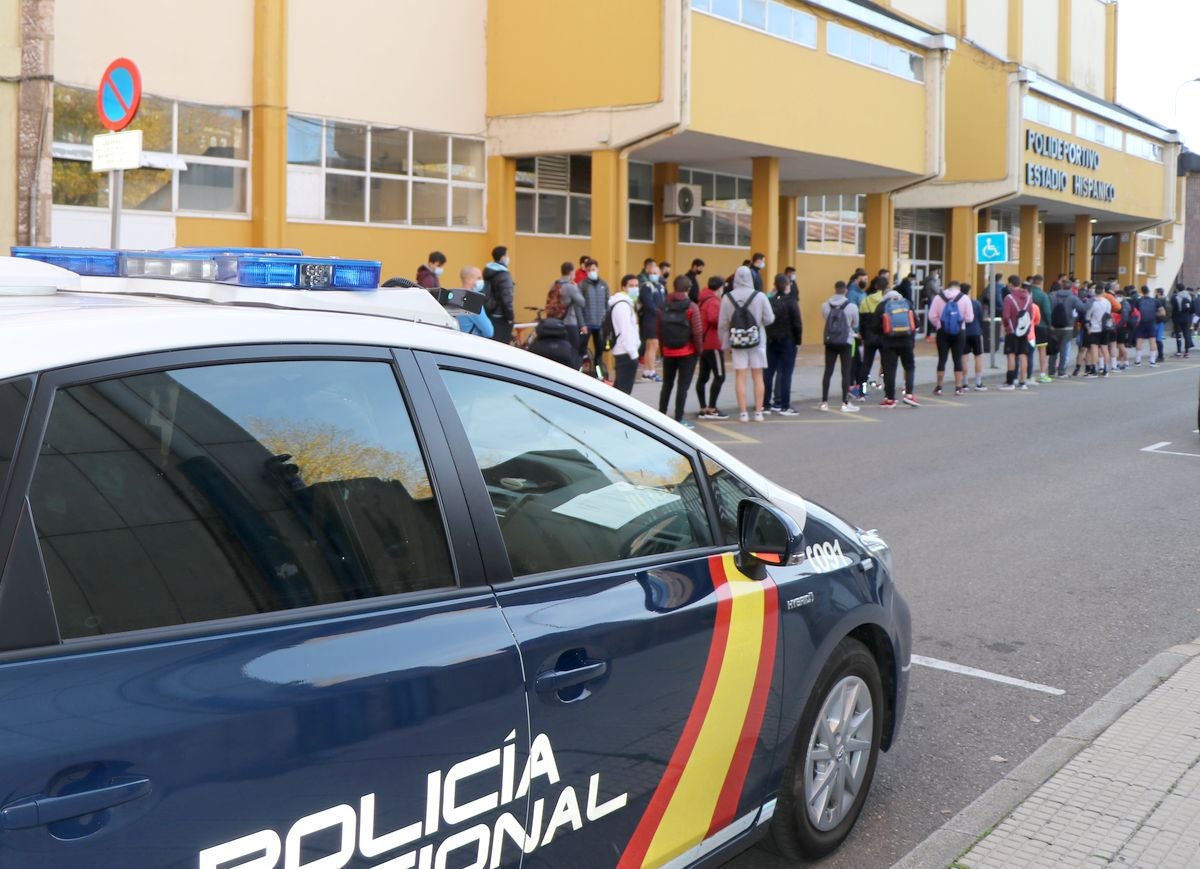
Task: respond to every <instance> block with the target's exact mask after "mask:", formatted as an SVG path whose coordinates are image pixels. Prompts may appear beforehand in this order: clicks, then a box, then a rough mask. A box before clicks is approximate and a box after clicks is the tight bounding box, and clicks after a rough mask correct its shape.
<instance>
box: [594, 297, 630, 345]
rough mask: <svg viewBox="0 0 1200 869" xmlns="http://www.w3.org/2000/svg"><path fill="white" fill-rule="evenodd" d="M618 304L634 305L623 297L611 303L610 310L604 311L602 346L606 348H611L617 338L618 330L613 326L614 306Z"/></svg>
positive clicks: (601, 326)
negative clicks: (613, 303) (614, 303)
mask: <svg viewBox="0 0 1200 869" xmlns="http://www.w3.org/2000/svg"><path fill="white" fill-rule="evenodd" d="M617 305H629V307H630V308H632V307H633V303H632V302H627V301H625V300H624V299H621V301H619V302H617V303H616V305H609V306H608V310H606V311H605V312H604V322H603V323H601V324H600V346H601V347H603V348H604V349H605V350H611V349H612V347H613V343H614V342H615V341H616V340H617V330H616V327H614V326H613V308H615V307H616V306H617Z"/></svg>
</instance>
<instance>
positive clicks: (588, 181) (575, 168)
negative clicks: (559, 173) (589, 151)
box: [569, 154, 592, 193]
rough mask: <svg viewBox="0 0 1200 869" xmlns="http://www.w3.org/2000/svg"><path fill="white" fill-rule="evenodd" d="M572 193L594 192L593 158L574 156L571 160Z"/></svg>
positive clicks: (581, 155) (583, 155)
mask: <svg viewBox="0 0 1200 869" xmlns="http://www.w3.org/2000/svg"><path fill="white" fill-rule="evenodd" d="M570 167H571V170H570V171H571V180H570V185H571V186H570V188H569V189H570V191H571V192H572V193H591V192H592V158H591V157H590V156H588V155H586V154H572V155H571V159H570Z"/></svg>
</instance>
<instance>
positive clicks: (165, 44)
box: [0, 0, 1179, 341]
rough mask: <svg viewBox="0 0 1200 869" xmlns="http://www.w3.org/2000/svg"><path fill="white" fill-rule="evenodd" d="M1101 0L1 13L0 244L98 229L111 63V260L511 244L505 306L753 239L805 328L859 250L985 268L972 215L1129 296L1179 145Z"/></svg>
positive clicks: (811, 335)
mask: <svg viewBox="0 0 1200 869" xmlns="http://www.w3.org/2000/svg"><path fill="white" fill-rule="evenodd" d="M22 6H26V7H30V8H32V9H35V10H36V12H37V14H36V15H32V16H30V15H26V16H25V17H24V18H22V16H21V14H20V12H21V9H22ZM1117 11H1118V10H1117V4H1116V3H1109V2H1102V0H1036V2H1035V0H890V2H878V3H867V2H857V0H606V2H605V3H587V2H562V0H456V2H454V3H436V4H431V3H425V2H418V0H389V2H386V3H385V2H379V0H341V2H339V3H337V4H330V3H328V2H324V0H212V2H211V3H207V4H205V5H204V13H203V15H200V14H197V13H196V11H195V7H189V6H188V5H186V4H175V3H165V4H163V3H158V4H151V3H148V2H147V0H109V2H106V3H104V4H96V3H93V2H90V0H52V2H51V0H41V2H39V3H34V4H31V3H24V4H22V2H21V0H0V63H7V64H8V68H7V69H6V70H5V71H4V72H6V73H7V75H6V78H5V81H4V83H0V104H3V105H6V106H9V107H10V108H12V111H11V112H9V113H7V114H6V115H5V116H4V117H5V118H7V120H0V124H5V125H8V127H7V128H6V129H5V133H4V134H3V136H0V165H2V166H4V167H6V168H9V169H10V172H9V173H8V174H7V175H6V177H10V178H13V179H17V180H16V181H15V182H14V190H13V193H14V195H13V198H12V200H11V201H12V202H13V203H14V206H13V208H12V209H11V211H10V212H9V213H5V214H3V215H0V241H3V242H5V243H17V242H28V241H37V242H41V243H55V244H69V245H94V246H104V245H106V244H107V239H108V208H107V206H108V205H109V202H108V181H107V177H106V176H104V175H96V174H93V173H91V171H90V163H89V162H88V161H89V160H90V150H91V147H90V145H91V136H92V135H94V134H95V133H96V132H98V131H99V127H98V124H97V121H96V118H95V108H94V103H95V87H96V85H97V83H98V80H99V76H100V74H101V73H102V72H103V70H104V68H105V67H106V66H107V64H108V62H109V61H110V60H112V59H113V58H114V57H118V56H126V57H129V58H132V59H133V60H134V61H135V62H137V63H138V64H139V66H140V68H141V72H142V79H143V83H144V87H145V92H146V98H145V100H144V102H143V108H142V110H141V112H140V113H139V117H138V119H137V120H136V121H135V124H134V126H135V127H140V128H141V129H143V131H144V137H145V141H146V145H145V148H146V156H145V158H144V160H143V167H142V168H141V169H138V170H134V171H131V172H129V173H127V177H126V184H125V192H124V201H123V205H124V208H125V212H124V214H125V216H124V220H123V225H122V242H123V245H124V246H127V247H162V246H169V245H196V244H219V245H258V246H276V247H278V246H286V247H298V248H301V249H303V250H304V251H305V252H307V253H311V254H314V255H326V254H331V255H339V256H354V257H370V258H376V259H381V260H383V262H384V271H385V274H387V275H405V276H408V277H413V276H414V275H415V271H416V269H417V267H418V265H420V264H421V263H424V262H425V261H426V258H427V256H428V254H429V253H430V252H431V251H433V250H439V251H442V252H443V253H445V254H446V256H447V259H448V263H447V270H446V275H445V276H444V277H443V281H444V282H447V283H451V282H453V278H454V276H455V275H456V274H457V271H458V269H459V267H461V266H463V265H467V264H472V265H478V266H482V265H484V264H485V263H486V262H487V261H488V260H489V259H490V252H491V250H492V248H493V246H495V245H506V246H507V247H508V249H509V255H510V257H511V259H512V269H513V272H514V275H515V277H516V281H517V295H518V299H517V305H518V309H519V310H518V316H519V317H520V316H521V315H522V314H523V313H524V312H523V311H521V310H520V309H523V308H525V307H527V306H537V305H540V304H541V303H542V302H543V301H544V299H545V293H546V290H547V288H548V287H549V285H550V283H551V281H552V280H553V279H554V278H556V277H557V276H558V274H559V266H560V264H561V263H562V262H564V261H571V262H577V261H578V259H579V257H580V256H582V255H589V256H592V257H594V258H595V259H596V260H597V261H598V262H599V263H600V267H601V270H602V272H603V273H604V275H605V276H606V277H607V278H608V279H609V280H610V282H612V283H615V281H616V280H617V279H618V278H619V277H620V275H622V274H624V273H626V272H637V271H639V269H640V268H641V263H642V261H643V260H644V259H645V258H647V257H654V258H655V259H657V260H665V261H669V262H671V263H672V264H673V268H674V271H675V272H676V273H677V274H678V273H682V272H684V271H686V270H687V268H688V266H689V264H690V263H691V262H692V260H693V259H702V260H704V261H705V263H706V272H707V273H708V274H709V275H712V274H721V275H727V274H729V273H731V272H732V271H733V269H734V268H736V267H737V266H738V265H740V264H741V263H742V262H743V261H744V260H746V259H748V258H749V257H750V255H751V253H752V252H763V253H765V254H766V256H767V260H768V265H767V268H768V270H769V272H770V273H772V274H773V273H775V272H777V271H782V269H783V267H784V266H788V265H792V266H795V267H796V269H797V273H798V280H799V283H800V286H801V298H802V308H803V313H804V316H805V319H806V320H807V321H808V322H810V323H813V322H819V319H820V318H819V305H820V302H821V301H822V300H823V299H824V298H826V297H827V296H828V295H829V293H830V291H831V288H832V285H833V283H834V281H836V280H839V279H845V278H847V276H848V275H850V274H851V273H852V272H853V271H854V269H856V268H859V267H862V268H866V269H867V270H868V271H870V272H871V273H874V272H875V271H876V270H877V269H880V268H889V269H891V270H893V271H894V272H897V273H898V274H901V275H903V274H908V273H910V272H911V273H914V274H915V275H917V277H918V278H919V277H922V276H923V275H924V274H926V273H928V272H929V271H930V270H932V269H934V268H939V269H941V270H942V271H943V272H944V274H945V275H946V276H947V277H955V278H960V279H970V278H974V279H975V281H978V277H979V276H978V274H977V270H976V267H975V264H974V237H975V233H977V232H979V231H980V230H990V229H1000V230H1005V231H1009V232H1010V233H1011V235H1012V238H1013V242H1014V243H1013V245H1012V249H1013V251H1014V253H1013V257H1014V262H1013V263H1011V264H1009V266H1008V267H1007V268H1006V269H1002V270H1004V271H1007V270H1014V271H1019V272H1021V273H1022V274H1033V273H1035V272H1046V273H1054V274H1057V272H1058V271H1064V272H1074V273H1076V274H1077V275H1078V276H1081V277H1084V276H1090V275H1091V274H1092V273H1093V271H1095V272H1096V274H1097V276H1104V277H1110V276H1111V277H1113V278H1115V279H1118V280H1121V282H1122V283H1134V282H1135V281H1140V280H1142V279H1146V278H1148V277H1149V276H1152V275H1153V269H1154V267H1155V265H1156V262H1157V256H1156V254H1155V250H1156V245H1158V246H1161V244H1162V243H1163V242H1164V239H1166V238H1169V236H1170V235H1171V234H1172V233H1173V232H1174V231H1175V230H1174V229H1173V227H1174V226H1175V225H1176V219H1177V217H1178V216H1179V215H1178V209H1177V203H1178V199H1179V197H1178V195H1177V184H1176V177H1175V176H1176V173H1175V161H1176V156H1177V151H1178V140H1177V137H1175V135H1174V134H1173V133H1172V132H1171V131H1169V130H1167V129H1164V128H1162V127H1161V126H1159V125H1156V124H1154V123H1153V122H1151V121H1149V120H1147V119H1144V118H1140V117H1138V116H1137V115H1135V114H1133V113H1131V112H1129V111H1127V110H1125V109H1122V108H1121V107H1120V106H1118V105H1116V103H1115V69H1116V57H1115V53H1116V52H1115V46H1116V22H1117V17H1116V16H1117ZM39 45H40V46H42V47H43V48H44V50H43V51H41V52H40V53H39V52H35V51H30V50H29V49H30V48H31V47H37V46H39ZM10 79H11V80H12V81H10ZM31 130H32V131H37V132H35V133H34V134H31V133H30V131H31ZM688 200H691V201H690V203H689V202H688ZM684 205H690V208H684V207H682V206H684ZM819 338H820V336H819V330H816V329H811V328H810V330H808V331H807V333H806V340H809V341H812V340H819Z"/></svg>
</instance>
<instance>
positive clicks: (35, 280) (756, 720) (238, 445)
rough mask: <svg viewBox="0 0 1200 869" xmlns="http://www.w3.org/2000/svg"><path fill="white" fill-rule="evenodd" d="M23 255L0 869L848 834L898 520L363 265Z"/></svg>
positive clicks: (5, 555)
mask: <svg viewBox="0 0 1200 869" xmlns="http://www.w3.org/2000/svg"><path fill="white" fill-rule="evenodd" d="M14 252H15V253H16V254H17V255H18V256H17V257H16V258H0V698H2V702H0V867H21V869H28V867H55V869H71V867H80V869H83V867H86V869H107V867H114V869H115V867H120V869H129V867H159V866H189V867H199V869H234V867H241V869H275V867H286V869H301V867H303V869H339V867H345V866H355V867H376V869H383V867H388V869H403V867H410V869H461V867H473V869H483V867H490V869H497V867H510V866H526V867H555V869H563V867H605V866H611V867H620V869H629V867H650V866H670V867H676V866H707V865H715V864H717V863H720V862H721V861H723V860H726V859H728V858H729V857H730V856H731V855H732V854H733V853H734V852H736V851H738V850H741V849H743V848H746V847H748V846H750V845H751V844H753V843H755V842H757V841H760V840H764V839H765V840H766V842H767V843H768V844H769V845H770V846H771V847H773V848H774V849H776V850H777V851H779V852H781V853H783V854H785V855H788V856H792V857H801V856H803V857H810V858H811V857H816V856H819V855H821V854H824V853H826V852H828V851H830V850H832V849H833V848H835V847H836V846H837V845H838V844H839V843H840V842H841V841H842V840H843V839H844V838H845V837H846V836H847V835H848V833H849V832H850V830H851V828H852V826H853V825H854V822H855V820H856V819H857V817H858V815H859V812H860V810H861V809H862V806H863V802H864V800H865V799H866V796H867V791H868V788H869V786H870V784H871V780H872V775H873V773H874V769H875V765H876V760H877V757H878V754H879V752H880V751H881V750H886V749H887V748H889V747H890V746H891V745H892V743H893V741H894V740H895V739H896V738H897V735H898V732H899V729H900V724H901V720H902V718H903V714H904V708H905V697H906V691H907V684H908V672H909V663H910V660H909V659H910V627H909V614H908V609H907V606H906V605H905V603H904V601H903V599H902V598H901V596H900V594H899V592H898V591H897V590H896V587H895V586H894V585H893V581H892V578H891V574H892V565H891V555H890V552H889V550H888V547H887V545H886V543H885V542H884V541H883V540H882V539H880V537H879V536H878V535H877V534H875V533H874V532H867V531H863V530H861V529H858V528H855V527H853V526H852V525H849V524H847V523H846V522H844V521H842V520H841V519H839V518H837V517H836V516H834V515H832V514H831V513H829V512H827V511H825V510H823V509H821V508H819V507H817V506H816V505H813V504H811V503H808V502H806V501H804V500H803V499H801V498H800V497H799V496H797V495H795V494H793V493H792V492H789V491H787V490H785V489H783V488H781V487H780V486H778V485H776V484H775V483H773V482H771V481H770V480H769V479H767V478H765V477H763V476H762V475H760V474H758V473H756V472H755V471H753V470H752V469H751V468H749V467H747V466H746V465H744V464H742V463H741V462H739V461H737V460H736V459H735V458H733V457H732V456H730V455H728V454H726V453H725V452H723V451H721V450H720V449H718V448H717V447H716V446H714V445H712V444H710V443H708V442H707V441H706V440H705V439H703V438H702V437H699V436H697V435H696V434H695V433H694V432H691V431H688V430H686V429H684V428H683V427H681V426H679V425H677V424H676V423H675V422H673V421H671V420H669V419H667V418H666V417H664V416H661V415H659V414H657V413H655V412H654V411H652V410H650V409H648V408H647V407H645V406H644V405H642V404H640V403H639V402H637V401H635V400H633V399H631V398H629V397H628V396H625V395H623V394H621V393H620V392H618V391H616V390H614V389H611V388H609V387H607V386H605V385H604V384H602V383H599V382H597V381H596V380H593V379H589V378H587V377H584V376H582V375H580V374H577V373H575V372H572V371H569V370H567V369H566V368H564V367H562V366H559V365H556V364H554V363H551V362H547V361H545V360H543V359H540V358H539V357H537V356H534V355H533V354H530V353H526V352H523V351H520V350H517V349H515V348H510V347H505V346H499V345H498V344H497V343H495V342H492V341H486V340H483V339H480V338H477V337H472V336H469V335H464V334H462V333H461V332H459V331H457V330H456V329H455V321H454V319H453V317H452V316H451V314H450V313H448V312H447V310H446V309H445V308H444V307H443V306H442V305H441V304H439V300H438V299H436V298H435V297H434V296H432V295H430V294H429V293H428V292H426V291H424V290H377V289H374V288H375V287H377V286H378V283H379V264H378V263H371V262H361V261H349V260H332V259H331V260H318V259H312V258H306V257H301V256H299V255H298V253H297V252H295V251H274V252H262V251H207V250H199V251H197V250H190V251H165V252H157V253H152V254H147V253H136V252H120V251H88V250H82V251H80V250H76V251H63V250H59V249H14ZM64 266H65V267H66V268H64ZM338 290H343V292H338ZM448 295H451V296H452V295H453V294H448ZM442 301H447V302H450V303H453V302H454V300H453V299H452V298H451V299H445V298H443V300H442Z"/></svg>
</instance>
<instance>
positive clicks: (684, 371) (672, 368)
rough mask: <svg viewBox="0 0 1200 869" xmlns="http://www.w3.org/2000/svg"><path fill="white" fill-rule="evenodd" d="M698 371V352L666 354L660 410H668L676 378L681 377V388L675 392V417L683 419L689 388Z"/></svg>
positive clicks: (659, 399) (663, 411)
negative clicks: (684, 354)
mask: <svg viewBox="0 0 1200 869" xmlns="http://www.w3.org/2000/svg"><path fill="white" fill-rule="evenodd" d="M695 373H696V354H694V353H690V354H688V355H687V356H664V357H663V373H662V379H663V382H662V389H661V390H660V391H659V393H658V411H659V413H666V412H667V404H668V403H669V402H670V401H671V389H672V387H674V385H675V378H676V377H678V378H679V389H678V391H677V392H676V393H675V419H676V420H681V419H683V408H684V406H685V405H686V404H687V394H688V389H690V388H691V386H692V375H693V374H695Z"/></svg>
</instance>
